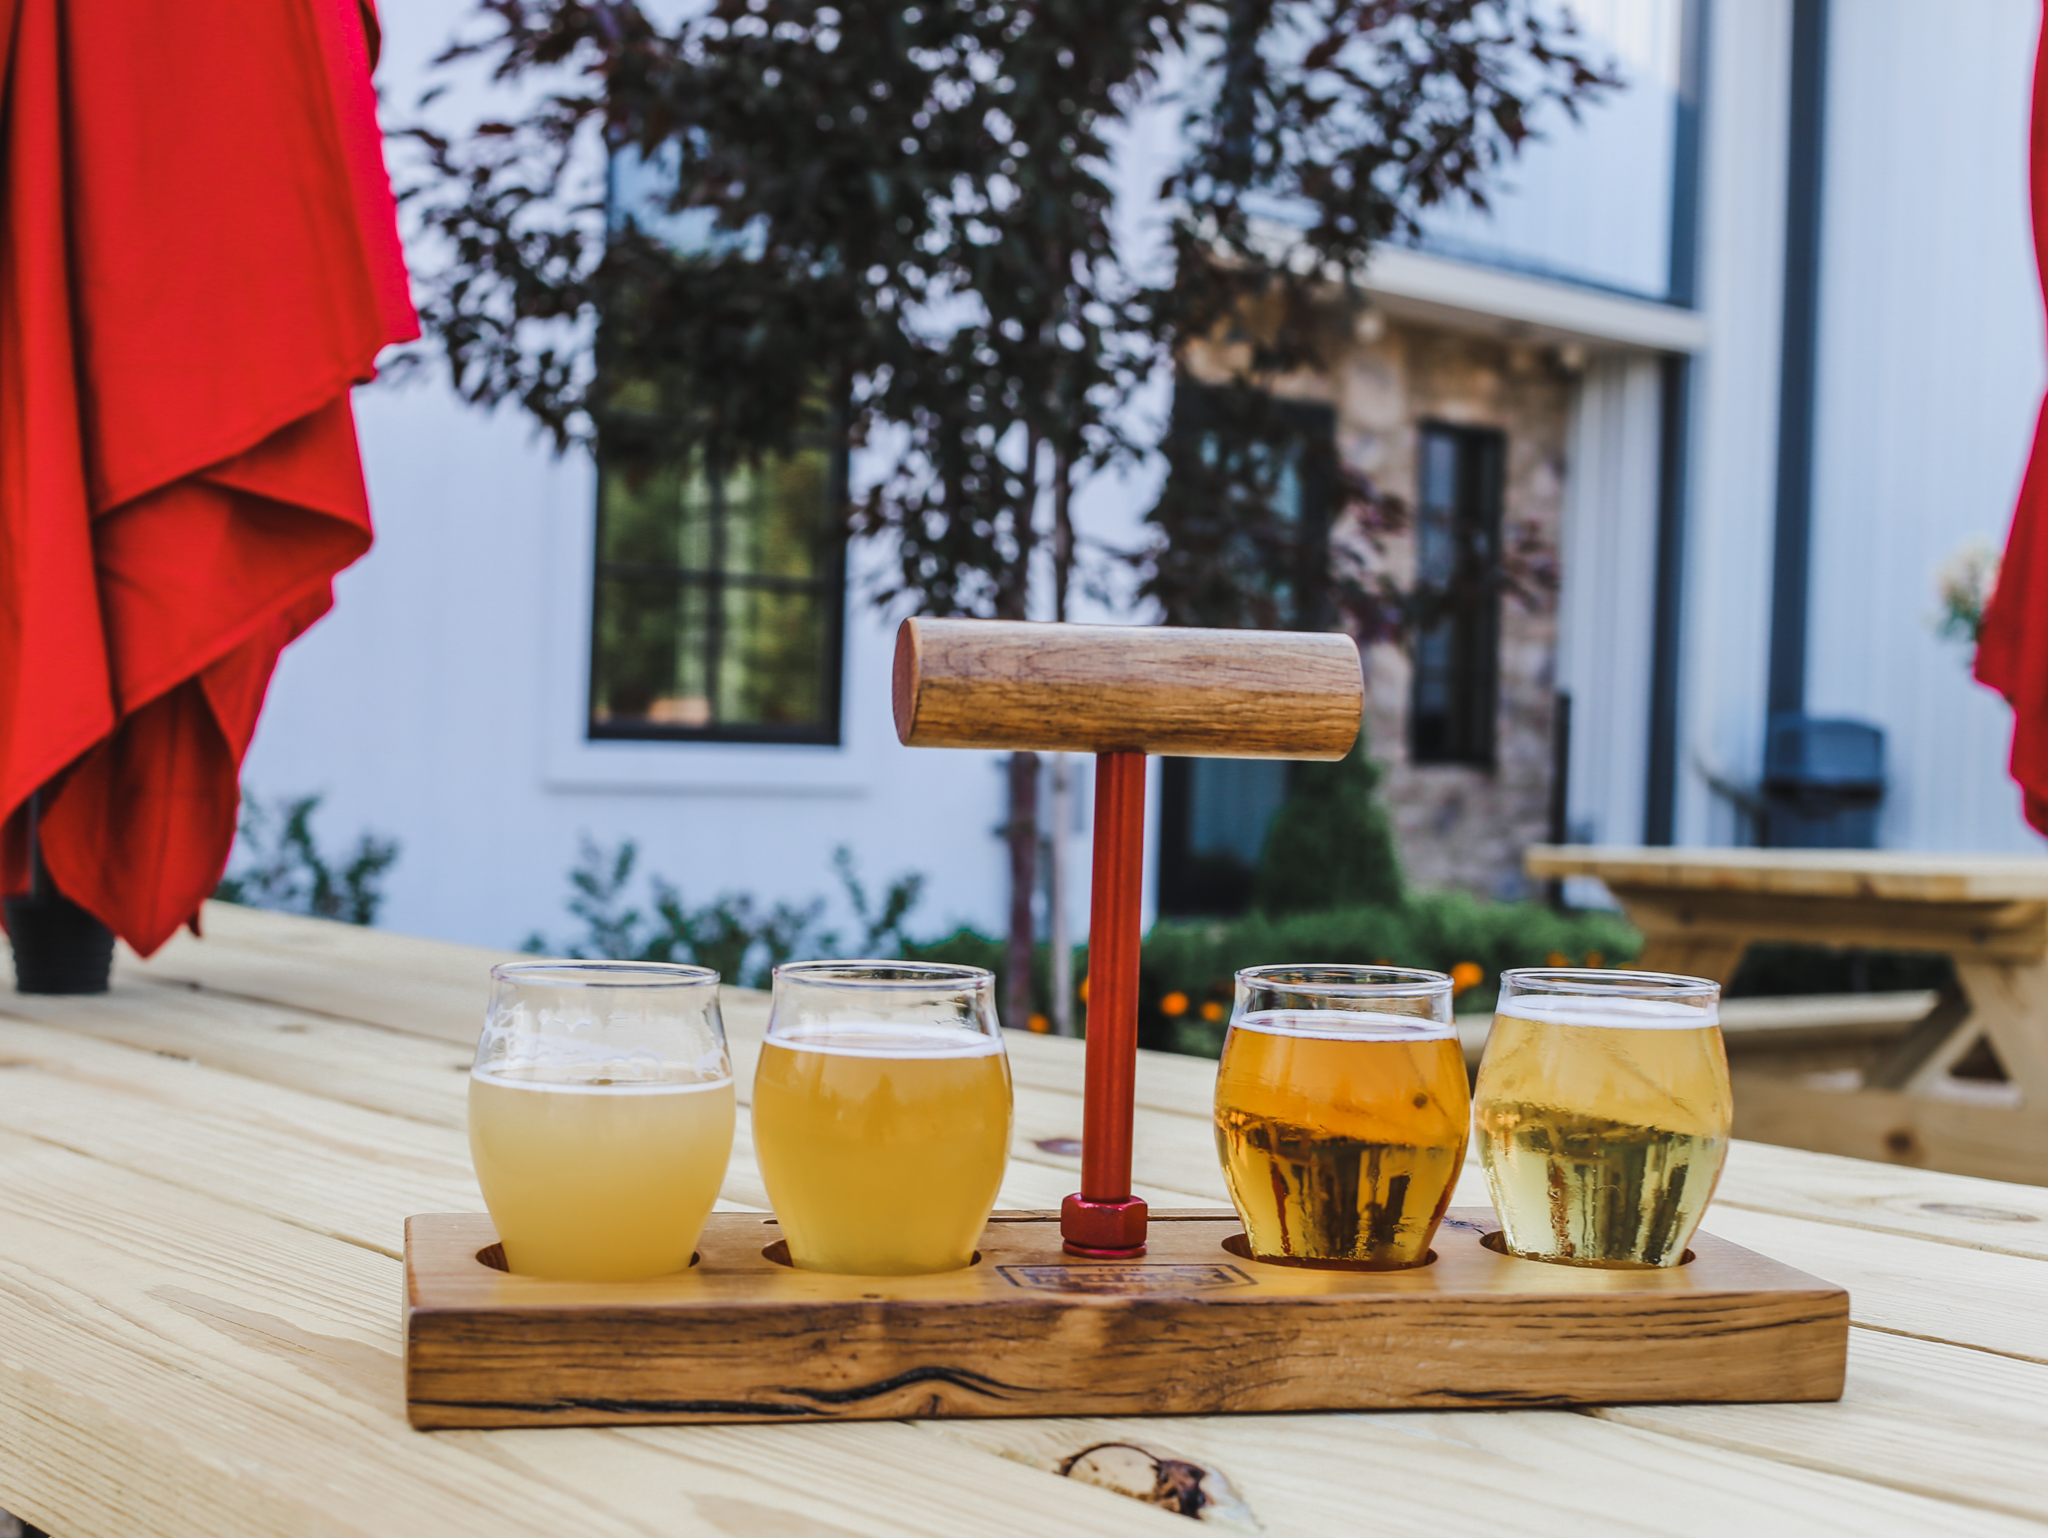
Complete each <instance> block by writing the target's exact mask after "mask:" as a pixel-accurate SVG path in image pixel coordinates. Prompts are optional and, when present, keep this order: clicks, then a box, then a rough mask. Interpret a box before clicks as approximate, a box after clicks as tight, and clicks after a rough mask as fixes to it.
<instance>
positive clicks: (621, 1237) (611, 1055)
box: [469, 961, 734, 1282]
mask: <svg viewBox="0 0 2048 1538" xmlns="http://www.w3.org/2000/svg"><path fill="white" fill-rule="evenodd" d="M491 981H492V989H491V1006H490V1010H489V1012H488V1013H487V1014H486V1015H485V1017H484V1029H483V1035H482V1036H481V1037H480V1038H479V1039H478V1041H477V1047H476V1063H475V1066H474V1067H473V1068H472V1069H471V1070H470V1076H469V1150H470V1155H471V1157H472V1158H473V1159H475V1161H476V1178H477V1184H478V1185H480V1186H482V1187H483V1192H484V1205H486V1206H487V1207H489V1208H490V1209H491V1220H492V1221H493V1222H494V1223H496V1224H497V1227H498V1238H499V1241H500V1242H501V1243H502V1244H503V1245H504V1247H505V1264H506V1265H507V1266H508V1267H510V1268H511V1269H512V1270H513V1271H516V1272H519V1273H521V1274H523V1275H527V1276H557V1277H573V1278H577V1279H579V1280H585V1281H607V1282H624V1281H636V1280H639V1279H640V1278H643V1277H650V1276H666V1275H668V1274H669V1273H670V1272H673V1271H681V1270H684V1269H685V1268H687V1267H688V1266H689V1264H690V1256H691V1253H692V1252H693V1251H694V1250H695V1249H696V1247H697V1238H698V1236H699V1235H700V1234H702V1233H703V1231H704V1219H705V1218H706V1217H707V1216H708V1215H709V1214H710V1211H711V1204H712V1202H714V1201H715V1200H717V1197H718V1187H719V1185H720V1184H721V1183H722V1182H723V1181H724V1179H725V1165H726V1161H727V1160H728V1159H729V1158H730V1157H731V1156H732V1129H733V1115H734V1110H733V1098H734V1097H733V1083H732V1060H731V1059H730V1058H729V1057H728V1056H727V1055H726V1050H725V1026H724V1022H723V1021H722V1020H721V1019H720V1018H719V1013H718V974H717V973H716V972H713V971H709V970H707V969H706V968H704V967H685V966H670V965H666V964H660V963H655V962H628V961H531V962H516V963H511V964H508V965H505V966H500V967H493V968H492V969H491Z"/></svg>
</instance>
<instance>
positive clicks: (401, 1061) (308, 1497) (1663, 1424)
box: [0, 905, 2048, 1538]
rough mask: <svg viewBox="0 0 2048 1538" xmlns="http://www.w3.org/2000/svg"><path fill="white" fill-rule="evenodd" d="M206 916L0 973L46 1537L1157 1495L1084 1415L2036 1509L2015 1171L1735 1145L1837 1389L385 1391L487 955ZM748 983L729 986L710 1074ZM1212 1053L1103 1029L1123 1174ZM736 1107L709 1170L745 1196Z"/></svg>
mask: <svg viewBox="0 0 2048 1538" xmlns="http://www.w3.org/2000/svg"><path fill="white" fill-rule="evenodd" d="M207 926H208V931H209V932H208V938H207V939H205V940H204V941H196V940H192V939H189V938H181V939H179V940H177V941H175V942H174V943H173V944H171V945H170V946H167V947H166V948H165V950H164V951H163V952H162V953H160V955H159V957H158V958H157V959H155V960H153V961H151V962H149V963H147V964H137V963H135V962H134V961H133V959H132V958H127V957H124V958H123V960H122V962H121V964H120V966H119V968H118V970H117V979H116V984H115V988H114V991H113V992H112V993H110V994H108V995H106V996H104V997H99V998H75V999H59V998H33V997H24V996H19V995H15V994H13V993H11V992H8V993H5V994H0V1295H4V1296H0V1449H4V1457H0V1507H5V1508H6V1509H8V1510H10V1511H14V1512H16V1513H17V1514H19V1515H21V1516H22V1517H24V1518H26V1519H28V1520H30V1521H34V1522H36V1523H37V1524H38V1525H40V1526H42V1527H44V1528H46V1529H48V1530H50V1531H51V1532H52V1533H54V1534H56V1535H58V1538H89V1535H93V1534H108V1535H113V1534H119V1535H122V1538H128V1535H136V1534H152V1533H165V1534H207V1535H233V1538H241V1535H250V1538H255V1535H276V1534H301V1533H304V1534H313V1535H322V1538H325V1535H329V1534H334V1535H343V1534H349V1535H370V1534H376V1535H380V1538H381V1535H390V1534H404V1535H408V1538H410V1535H415V1534H418V1535H440V1534H448V1535H458V1534H460V1535H469V1534H474V1533H479V1532H490V1533H493V1534H534V1535H541V1534H546V1535H550V1538H555V1535H565V1534H575V1535H583V1534H593V1535H611V1534H619V1535H642V1538H644V1535H651V1534H707V1535H726V1534H730V1535H734V1538H846V1535H849V1534H874V1535H895V1534H927V1533H928V1534H933V1535H949V1538H950V1535H956V1534H957V1535H967V1538H972V1535H979V1534H998V1533H1000V1534H1012V1533H1017V1534H1024V1533H1032V1534H1036V1533H1047V1532H1063V1533H1078V1534H1104V1535H1108V1534H1129V1533H1143V1532H1159V1533H1162V1534H1172V1533H1176V1532H1187V1531H1189V1530H1190V1529H1188V1527H1187V1526H1186V1522H1187V1519H1186V1518H1184V1517H1179V1516H1171V1515H1168V1514H1166V1513H1165V1512H1163V1511H1159V1510H1156V1509H1151V1508H1148V1507H1146V1506H1144V1505H1142V1504H1140V1503H1139V1502H1136V1501H1133V1500H1130V1499H1128V1498H1126V1497H1124V1496H1121V1495H1117V1494H1112V1493H1110V1492H1108V1491H1106V1490H1101V1489H1096V1488H1092V1487H1089V1486H1087V1485H1084V1484H1081V1483H1079V1482H1077V1481H1076V1480H1073V1479H1065V1478H1061V1477H1059V1476H1058V1475H1057V1474H1055V1473H1051V1472H1047V1467H1048V1466H1056V1465H1057V1464H1058V1462H1059V1461H1060V1460H1062V1459H1064V1458H1066V1457H1068V1456H1070V1455H1071V1454H1073V1453H1075V1452H1077V1451H1079V1450H1080V1449H1082V1448H1084V1447H1087V1446H1089V1445H1091V1444H1093V1443H1097V1442H1103V1441H1130V1442H1136V1443H1138V1444H1140V1445H1142V1446H1144V1447H1146V1448H1148V1449H1151V1450H1153V1451H1154V1452H1156V1453H1160V1454H1163V1455H1167V1456H1171V1457H1174V1458H1179V1459H1185V1460H1190V1461H1194V1462H1198V1463H1202V1464H1204V1465H1207V1466H1212V1467H1214V1468H1216V1469H1218V1470H1220V1471H1221V1472H1222V1474H1224V1475H1225V1476H1226V1477H1227V1478H1228V1479H1229V1481H1230V1483H1231V1484H1232V1485H1233V1486H1234V1488H1235V1489H1236V1490H1237V1491H1238V1492H1239V1494H1240V1495H1241V1496H1242V1497H1243V1499H1244V1501H1245V1503H1246V1504H1247V1506H1248V1507H1249V1509H1250V1511H1251V1513H1252V1515H1253V1517H1254V1518H1255V1519H1256V1520H1257V1522H1258V1523H1259V1524H1260V1526H1261V1527H1262V1528H1263V1530H1264V1531H1265V1532H1266V1533H1269V1534H1273V1535H1292V1534H1322V1533H1357V1532H1367V1531H1369V1532H1372V1533H1374V1534H1390V1535H1391V1534H1406V1533H1415V1534H1424V1533H1427V1534H1431V1535H1436V1534H1443V1533H1464V1532H1469V1533H1475V1534H1476V1533H1487V1534H1494V1533H1499V1532H1504V1531H1505V1532H1516V1533H1528V1534H1544V1533H1558V1534H1567V1533H1569V1534H1573V1535H1578V1534H1599V1535H1605V1534H1686V1535H1692V1534H1698V1535H1701V1538H1707V1535H1720V1534H1725V1533H1729V1532H1741V1531H1748V1532H1755V1533H1759V1534H1772V1533H1842V1534H1852V1533H1853V1534H1859V1535H1867V1534H1894V1533H1896V1534H1901V1535H1903V1534H1928V1533H1940V1534H1947V1533H1954V1534H1987V1535H1996V1534H2006V1533H2034V1534H2037V1535H2038V1534H2042V1533H2044V1532H2048V1191H2044V1190H2041V1189H2038V1188H2031V1187H2021V1186H2012V1185H2005V1184H2001V1183H1997V1182H1992V1181H1984V1180H1974V1179H1967V1178H1963V1177H1958V1176H1947V1175H1938V1174H1931V1173H1927V1172H1924V1171H1918V1170H1912V1169H1906V1168H1901V1167H1897V1166H1889V1165H1879V1164H1866V1163H1862V1162H1859V1161H1855V1160H1849V1159H1840V1158H1832V1157H1828V1156H1825V1155H1816V1154H1806V1153H1798V1152H1794V1151H1791V1150H1787V1149H1779V1148H1771V1147H1767V1146H1764V1145H1760V1144H1738V1145H1737V1147H1736V1149H1735V1151H1734V1154H1733V1156H1732V1158H1731V1160H1730V1164H1729V1168H1728V1172H1727V1175H1726V1177H1725V1179H1724V1182H1723V1185H1722V1189H1721V1194H1720V1196H1719V1197H1718V1198H1717V1200H1716V1202H1715V1204H1714V1206H1713V1208H1712V1209H1711V1211H1710V1212H1709V1215H1708V1218H1707V1227H1708V1229H1709V1230H1710V1231H1712V1232H1715V1233H1719V1234H1722V1235H1724V1236H1725V1237H1727V1238H1729V1239H1732V1240H1734V1241H1736V1242H1737V1243H1740V1244H1744V1245H1748V1246H1750V1247H1751V1248H1754V1249H1758V1250H1762V1251H1764V1252H1766V1253H1768V1254H1770V1255H1772V1256H1774V1257H1775V1258H1777V1259H1779V1260H1782V1261H1785V1262H1786V1263H1788V1264H1790V1265H1793V1266H1797V1267H1799V1268H1801V1269H1802V1270H1806V1271H1810V1272H1813V1273H1814V1274H1816V1275H1819V1276H1823V1277H1826V1278H1828V1279H1829V1280H1831V1281H1835V1282H1838V1283H1841V1284H1842V1285H1844V1286H1846V1287H1847V1288H1848V1289H1849V1290H1850V1294H1851V1309H1852V1317H1853V1320H1854V1324H1855V1328H1853V1329H1852V1331H1851V1346H1850V1365H1849V1386H1848V1391H1847V1394H1846V1396H1845V1397H1844V1399H1843V1400H1842V1401H1841V1402H1840V1403H1839V1404H1809V1405H1759V1406H1745V1405H1730V1406H1677V1407H1661V1406H1637V1407H1630V1408H1626V1409H1610V1410H1595V1411H1586V1412H1571V1411H1555V1410H1544V1411H1509V1412H1485V1413H1478V1412H1448V1411H1430V1412H1397V1413H1387V1414H1370V1415H1304V1416H1271V1417H1266V1416H1252V1417H1195V1418H1185V1419H1174V1418H1168V1417H1138V1418H1131V1419H1118V1420H1110V1421H1105V1420H1095V1421H1085V1420H1078V1421H1057V1420H1055V1421H1045V1420H1025V1421H1001V1422H991V1421H983V1422H956V1421H947V1422H922V1423H915V1424H910V1423H896V1422H885V1423H872V1424H865V1425H826V1426H803V1427H785V1426H772V1427H759V1426H709V1427H644V1428H634V1429H609V1428H605V1429H599V1428H575V1429H561V1430H547V1431H512V1432H449V1433H434V1434H423V1433H419V1432H415V1431H412V1430H411V1429H409V1428H408V1427H407V1426H406V1424H405V1421H404V1412H403V1405H402V1403H401V1393H402V1390H401V1382H400V1375H399V1351H400V1314H399V1264H398V1261H397V1260H396V1259H395V1258H394V1256H395V1255H396V1252H397V1250H398V1247H399V1244H400V1242H401V1235H402V1223H403V1219H404V1218H405V1217H406V1216H409V1215H411V1214H413V1213H418V1212H426V1211H432V1210H456V1209H461V1208H464V1207H467V1208H469V1209H471V1210H477V1209H479V1208H480V1206H481V1203H480V1201H479V1200H478V1198H477V1197H476V1195H475V1189H474V1183H473V1179H472V1177H471V1175H470V1172H469V1165H468V1153H467V1146H466V1140H465V1138H464V1134H463V1131H462V1119H463V1103H464V1095H465V1092H466V1081H465V1075H466V1071H467V1065H468V1057H469V1048H470V1046H471V1045H472V1043H473V1041H474V1036H475V1031H476V1027H477V1024H478V1022H479V1020H480V1016H481V1010H482V1006H483V1000H484V991H485V976H486V973H487V971H488V968H489V966H490V964H491V963H492V962H493V961H494V960H497V959H501V958H500V957H499V956H498V955H497V954H495V953H491V952H485V951H475V950H465V949H463V948H460V947H453V946H442V945H438V944H434V943H431V942H427V941H419V940H407V939H403V938H399V937H394V936H388V935H383V934H379V933H377V932H374V931H364V930H355V929H349V928H346V927H344V926H339V925H329V924H321V923H317V922H314V921H310V920H297V919H288V918H282V917H278V916H275V915H266V914H257V913H251V912H247V911H245V910H232V909H223V908H221V907H219V906H218V905H213V906H210V907H209V909H208V912H207ZM0 981H4V980H0ZM763 1003H764V1001H762V1000H761V999H760V998H759V996H758V995H756V996H752V997H749V996H746V995H729V996H728V1005H727V1022H728V1026H729V1027H730V1030H731V1034H732V1037H733V1043H734V1055H735V1058H736V1060H737V1061H738V1062H739V1063H740V1064H741V1065H742V1077H741V1083H742V1086H743V1087H744V1085H745V1083H746V1077H745V1070H746V1068H747V1067H750V1066H751V1060H752V1055H753V1054H754V1053H755V1052H757V1051H758V1043H759V1035H760V1030H761V1027H762V1023H763V1021H764V1018H765V1010H764V1008H763ZM1010 1049H1011V1054H1012V1060H1013V1064H1014V1066H1015V1069H1016V1076H1017V1080H1018V1085H1019V1094H1018V1103H1019V1113H1020V1114H1019V1123H1020V1131H1019V1136H1018V1141H1017V1144H1016V1146H1015V1148H1014V1150H1013V1152H1014V1158H1013V1162H1012V1166H1011V1173H1010V1178H1009V1180H1008V1182H1007V1183H1006V1185H1005V1187H1004V1192H1003V1196H1002V1202H1003V1204H1004V1205H1006V1206H1019V1207H1023V1206H1031V1207H1041V1206H1046V1205H1049V1204H1050V1203H1051V1202H1053V1201H1055V1200H1056V1199H1057V1197H1058V1196H1059V1195H1061V1194H1064V1192H1065V1191H1067V1190H1070V1189H1072V1187H1073V1181H1074V1176H1075V1174H1076V1172H1077V1169H1078V1163H1077V1161H1076V1160H1075V1159H1073V1158H1072V1157H1071V1156H1070V1155H1067V1154H1064V1153H1061V1152H1056V1151H1048V1150H1046V1149H1044V1148H1041V1147H1040V1146H1039V1144H1040V1143H1041V1142H1047V1143H1052V1144H1054V1145H1055V1148H1056V1149H1057V1148H1058V1147H1060V1146H1061V1140H1062V1139H1067V1138H1073V1137H1076V1136H1078V1133H1079V1128H1080V1094H1079V1085H1080V1049H1079V1046H1078V1044H1077V1043H1072V1042H1063V1041H1056V1040H1051V1039H1048V1038H1040V1037H1028V1036H1017V1035H1014V1034H1013V1035H1012V1036H1011V1038H1010ZM1212 1076H1213V1067H1212V1065H1209V1064H1205V1063H1201V1062H1198V1061H1195V1060H1191V1059H1174V1058H1158V1057H1154V1056H1151V1055H1149V1054H1148V1055H1145V1057H1144V1059H1143V1061H1142V1062H1141V1066H1140V1073H1139V1100H1140V1109H1139V1112H1138V1128H1137V1134H1136V1143H1137V1149H1138V1153H1139V1160H1140V1169H1141V1174H1142V1177H1143V1179H1144V1180H1145V1181H1146V1186H1145V1188H1144V1192H1143V1194H1145V1195H1147V1197H1148V1199H1150V1200H1152V1201H1153V1202H1155V1203H1156V1204H1159V1205H1161V1206H1168V1205H1171V1206H1176V1207H1200V1206H1204V1205H1215V1204H1218V1203H1220V1201H1221V1200H1222V1195H1223V1192H1222V1186H1221V1182H1220V1179H1219V1177H1218V1175H1217V1172H1216V1166H1215V1158H1214V1153H1213V1145H1212V1143H1211V1141H1210V1132H1209V1117H1208V1104H1207V1095H1208V1086H1209V1083H1210V1080H1211V1078H1212ZM742 1134H743V1135H742V1138H741V1140H740V1143H739V1145H738V1146H736V1148H735V1151H734V1159H733V1165H732V1173H731V1177H730V1179H729V1180H728V1182H727V1185H726V1188H725V1197H726V1204H727V1205H728V1206H733V1207H748V1208H758V1207H760V1206H762V1205H763V1201H764V1197H763V1194H762V1192H761V1189H760V1181H759V1175H758V1172H757V1170H756V1169H755V1167H754V1164H753V1159H752V1153H751V1146H750V1144H749V1143H748V1141H747V1140H746V1138H745V1136H744V1119H743V1122H742ZM1475 1177H1476V1171H1475V1170H1474V1169H1473V1168H1471V1167H1469V1166H1468V1169H1467V1173H1466V1179H1465V1181H1464V1183H1463V1184H1462V1187H1461V1192H1460V1195H1459V1197H1458V1200H1460V1201H1461V1202H1465V1203H1474V1202H1479V1203H1483V1202H1484V1200H1485V1193H1484V1187H1483V1185H1482V1184H1481V1183H1479V1182H1478V1181H1477V1179H1476V1178H1475ZM1190 1370H1191V1371H1198V1370H1200V1369H1199V1363H1192V1364H1191V1366H1190Z"/></svg>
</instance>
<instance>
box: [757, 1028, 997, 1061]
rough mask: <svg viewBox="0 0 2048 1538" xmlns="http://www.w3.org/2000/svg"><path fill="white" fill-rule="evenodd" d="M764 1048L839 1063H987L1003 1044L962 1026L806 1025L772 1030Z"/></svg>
mask: <svg viewBox="0 0 2048 1538" xmlns="http://www.w3.org/2000/svg"><path fill="white" fill-rule="evenodd" d="M768 1045H769V1046H771V1047H788V1048H790V1049H792V1050H793V1051H797V1052H831V1053H836V1054H838V1055H839V1056H842V1057H989V1056H993V1055H995V1054H996V1053H999V1052H1001V1051H1002V1050H1003V1044H1002V1042H1001V1041H1000V1040H999V1039H997V1038H996V1037H994V1036H989V1035H985V1034H984V1033H982V1032H980V1031H972V1030H968V1029H967V1028H966V1027H964V1026H954V1025H931V1024H926V1023H922V1022H918V1021H903V1020H815V1021H812V1020H807V1021H803V1022H801V1023H799V1024H796V1025H792V1026H789V1027H787V1028H786V1029H779V1030H771V1031H770V1032H769V1033H768Z"/></svg>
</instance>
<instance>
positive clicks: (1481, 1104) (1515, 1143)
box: [1473, 968, 1734, 1267]
mask: <svg viewBox="0 0 2048 1538" xmlns="http://www.w3.org/2000/svg"><path fill="white" fill-rule="evenodd" d="M1500 983H1501V986H1500V1003H1499V1004H1498V1005H1497V1006H1496V1007H1495V1009H1494V1015H1493V1029H1492V1031H1491V1032H1490V1033H1489V1034H1488V1036H1487V1039H1486V1056H1485V1058H1484V1060H1483V1061H1482V1062H1481V1063H1480V1066H1479V1083H1478V1087H1477V1089H1476V1090H1475V1092H1474V1102H1473V1104H1474V1110H1475V1111H1476V1113H1477V1114H1476V1117H1475V1120H1476V1121H1477V1123H1478V1126H1479V1139H1480V1142H1479V1151H1480V1157H1481V1160H1482V1161H1483V1162H1484V1164H1485V1166H1486V1183H1487V1185H1488V1187H1489V1188H1490V1189H1491V1190H1492V1192H1493V1205H1494V1210H1495V1211H1497V1212H1498V1213H1499V1214H1500V1220H1501V1227H1502V1229H1503V1231H1504V1232H1503V1239H1504V1241H1505V1243H1506V1245H1507V1248H1508V1249H1509V1250H1510V1251H1511V1252H1512V1253H1514V1254H1516V1255H1521V1256H1525V1257H1527V1258H1528V1259H1531V1260H1551V1261H1559V1262H1562V1263H1563V1264H1566V1265H1575V1266H1613V1267H1641V1266H1675V1265H1678V1264H1679V1263H1680V1262H1681V1261H1683V1260H1684V1258H1685V1247H1686V1245H1687V1243H1688V1242H1690V1241H1691V1239H1692V1236H1693V1230H1695V1229H1696V1228H1698V1227H1699V1224H1700V1216H1701V1214H1702V1213H1704V1212H1705V1211H1706V1209H1707V1201H1708V1199H1709V1198H1710V1197H1712V1196H1713V1194H1714V1184H1715V1182H1716V1181H1718V1180H1719V1179H1720V1178H1721V1164H1722V1161H1723V1160H1724V1159H1726V1158H1727V1156H1728V1133H1729V1127H1730V1124H1731V1122H1732V1120H1733V1116H1734V1102H1733V1100H1732V1098H1731V1096H1730V1094H1729V1089H1728V1056H1727V1053H1726V1052H1725V1051H1724V1050H1723V1048H1722V1045H1721V1026H1720V999H1721V990H1720V988H1719V986H1718V985H1716V984H1714V983H1711V982H1708V981H1706V980H1705V979H1704V978H1698V977H1670V976H1667V975H1665V974H1664V973H1661V972H1620V971H1604V970H1597V969H1589V970H1577V969H1572V968H1555V969H1549V968H1544V969H1537V968H1531V969H1529V970H1526V971H1513V972H1504V973H1502V974H1501V980H1500Z"/></svg>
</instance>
